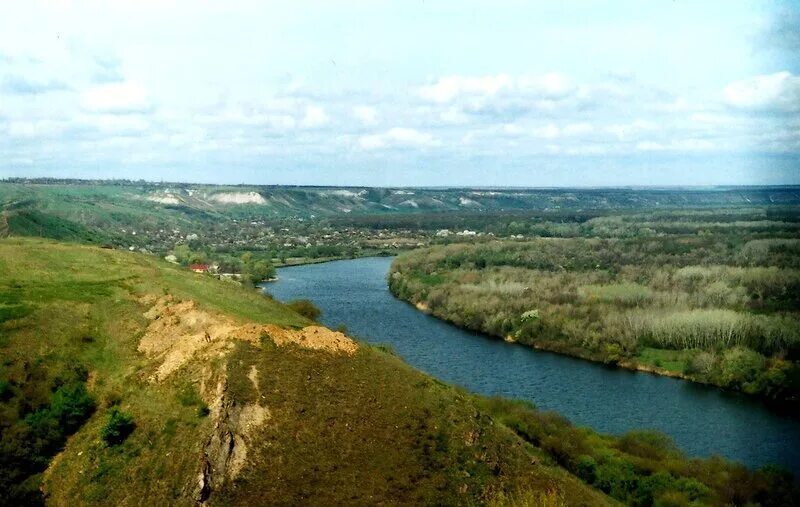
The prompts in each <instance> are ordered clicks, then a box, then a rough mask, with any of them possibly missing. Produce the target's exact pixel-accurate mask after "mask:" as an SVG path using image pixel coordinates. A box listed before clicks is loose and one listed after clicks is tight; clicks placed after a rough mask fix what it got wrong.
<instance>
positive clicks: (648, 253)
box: [389, 209, 800, 401]
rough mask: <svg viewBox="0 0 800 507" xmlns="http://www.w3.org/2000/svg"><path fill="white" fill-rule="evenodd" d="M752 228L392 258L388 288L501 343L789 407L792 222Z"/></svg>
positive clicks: (699, 224) (606, 231) (793, 389)
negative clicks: (710, 386) (730, 391)
mask: <svg viewBox="0 0 800 507" xmlns="http://www.w3.org/2000/svg"><path fill="white" fill-rule="evenodd" d="M758 214H759V213H758V212H756V211H754V210H741V209H740V210H722V209H715V210H693V211H687V210H684V211H675V212H672V213H670V212H638V213H630V214H625V215H607V216H603V217H597V218H593V219H590V220H588V221H586V222H584V223H582V224H580V225H576V226H574V227H573V229H574V232H575V233H574V235H572V236H570V235H568V234H564V235H562V237H540V238H536V239H527V240H523V241H520V240H517V241H508V240H505V241H490V240H484V241H477V242H476V243H475V244H472V245H463V244H451V245H447V246H437V247H432V248H429V249H423V250H417V251H413V252H409V253H406V254H404V255H402V256H400V257H399V258H398V259H397V260H396V261H395V263H394V265H393V268H392V274H391V276H390V279H389V284H390V288H391V290H392V291H393V293H394V294H395V295H397V296H398V297H400V298H402V299H406V300H408V301H411V302H413V303H421V304H422V305H424V307H426V308H427V309H429V311H431V312H432V313H433V314H434V315H436V316H438V317H441V318H444V319H446V320H449V321H451V322H453V323H455V324H456V325H459V326H462V327H466V328H469V329H473V330H477V331H481V332H484V333H487V334H490V335H493V336H497V337H500V338H504V339H506V340H508V341H517V342H520V343H523V344H527V345H531V346H534V347H540V348H544V349H548V350H553V351H557V352H562V353H566V354H570V355H575V356H578V357H584V358H587V359H592V360H597V361H603V362H607V363H615V364H619V365H622V366H626V367H631V368H640V369H646V370H652V371H656V372H659V373H663V374H669V375H674V376H682V377H685V378H688V379H691V380H695V381H699V382H705V383H711V384H715V385H719V386H721V387H725V388H729V389H733V390H739V391H743V392H745V393H749V394H757V395H760V396H764V397H767V398H771V399H776V400H789V401H791V400H797V399H798V395H800V370H798V365H797V360H798V357H799V356H798V354H800V240H798V239H797V228H798V225H799V224H800V215H798V213H797V212H796V210H794V209H786V210H783V211H781V212H780V214H781V216H782V218H781V219H780V220H773V219H771V218H770V217H769V216H768V215H769V213H767V212H762V213H761V217H760V218H758ZM742 215H746V216H747V219H746V220H742Z"/></svg>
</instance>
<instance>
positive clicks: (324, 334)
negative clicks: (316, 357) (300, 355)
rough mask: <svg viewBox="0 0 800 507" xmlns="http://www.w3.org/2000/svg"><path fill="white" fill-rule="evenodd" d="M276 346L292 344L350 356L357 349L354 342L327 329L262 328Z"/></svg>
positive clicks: (317, 327) (309, 327)
mask: <svg viewBox="0 0 800 507" xmlns="http://www.w3.org/2000/svg"><path fill="white" fill-rule="evenodd" d="M263 330H264V331H265V332H266V333H267V335H268V336H269V337H270V338H271V339H272V341H274V342H275V344H276V345H286V344H290V343H294V344H297V345H300V346H301V347H304V348H307V349H314V350H324V351H326V352H331V353H337V352H340V353H345V354H348V355H352V354H353V353H355V351H356V350H357V349H358V345H356V342H354V341H353V340H351V339H350V338H348V337H347V336H345V335H344V334H342V333H340V332H338V331H331V330H330V329H328V328H327V327H322V326H308V327H304V328H303V329H298V330H291V329H281V328H279V327H277V326H264V329H263Z"/></svg>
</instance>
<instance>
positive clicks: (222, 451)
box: [192, 372, 270, 504]
mask: <svg viewBox="0 0 800 507" xmlns="http://www.w3.org/2000/svg"><path fill="white" fill-rule="evenodd" d="M256 375H257V372H256ZM213 397H214V400H213V402H212V403H211V417H212V420H213V428H214V429H213V431H212V433H211V435H210V436H209V438H208V440H207V441H206V444H205V447H204V449H203V454H202V457H201V460H200V470H199V471H198V474H197V482H196V484H195V489H194V491H193V492H192V496H193V497H194V499H195V501H196V502H198V503H199V504H205V503H206V502H207V501H208V499H209V497H210V495H211V493H212V492H213V491H215V490H219V489H220V488H221V487H222V486H223V485H224V484H225V483H226V482H229V481H232V480H234V479H236V477H237V476H238V475H239V473H240V472H241V471H242V469H243V468H244V467H245V466H246V465H247V451H248V447H249V446H250V445H251V444H252V443H253V442H254V441H255V439H256V438H258V430H260V429H261V428H263V427H264V425H265V424H266V423H267V422H268V421H269V419H270V412H269V409H268V408H266V407H262V406H261V405H259V404H257V403H248V404H246V405H244V406H241V405H239V404H238V403H237V402H236V400H235V399H234V398H233V397H232V396H231V395H230V393H229V392H228V381H227V378H225V377H224V376H223V377H222V378H220V379H219V380H218V382H217V386H216V389H215V393H214V395H213Z"/></svg>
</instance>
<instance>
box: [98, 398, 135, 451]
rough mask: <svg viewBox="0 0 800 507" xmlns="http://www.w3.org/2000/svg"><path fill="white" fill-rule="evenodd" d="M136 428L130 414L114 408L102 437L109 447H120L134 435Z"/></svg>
mask: <svg viewBox="0 0 800 507" xmlns="http://www.w3.org/2000/svg"><path fill="white" fill-rule="evenodd" d="M135 428H136V423H134V422H133V417H132V416H131V415H130V414H128V413H126V412H123V411H121V410H119V409H118V408H116V407H113V408H111V410H110V411H109V414H108V421H107V422H106V425H105V426H104V427H103V431H102V433H101V436H102V437H103V441H104V442H105V443H106V444H107V445H108V446H114V445H119V444H121V443H122V442H124V441H125V439H126V438H128V435H130V434H131V433H133V430H134V429H135Z"/></svg>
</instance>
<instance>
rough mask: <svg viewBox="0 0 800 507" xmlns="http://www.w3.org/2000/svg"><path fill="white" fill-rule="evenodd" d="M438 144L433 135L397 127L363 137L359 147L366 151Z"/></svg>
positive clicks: (360, 139) (359, 140)
mask: <svg viewBox="0 0 800 507" xmlns="http://www.w3.org/2000/svg"><path fill="white" fill-rule="evenodd" d="M437 144H438V141H436V140H435V139H434V138H433V136H432V135H431V134H428V133H426V132H420V131H418V130H416V129H411V128H402V127H395V128H393V129H389V130H387V131H386V132H383V133H380V134H371V135H367V136H362V137H360V138H359V139H358V145H359V147H360V148H361V149H364V150H375V149H380V148H387V147H394V146H409V147H411V146H436V145H437Z"/></svg>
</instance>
